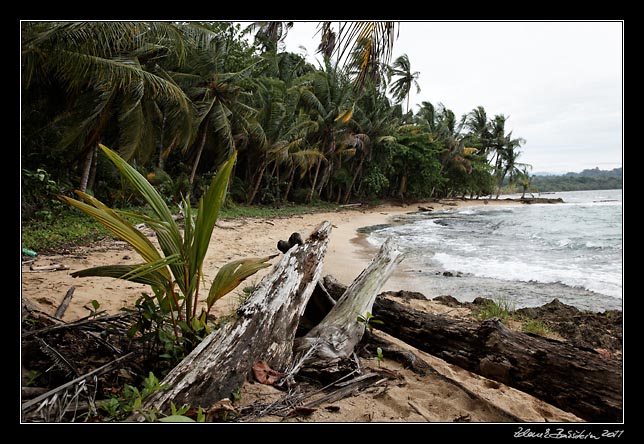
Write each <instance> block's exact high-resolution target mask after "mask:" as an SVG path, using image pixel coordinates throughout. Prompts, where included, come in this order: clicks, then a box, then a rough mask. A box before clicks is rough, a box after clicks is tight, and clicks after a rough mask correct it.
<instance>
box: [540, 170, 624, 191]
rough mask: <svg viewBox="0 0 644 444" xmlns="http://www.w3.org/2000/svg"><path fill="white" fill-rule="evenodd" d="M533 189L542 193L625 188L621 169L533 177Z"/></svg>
mask: <svg viewBox="0 0 644 444" xmlns="http://www.w3.org/2000/svg"><path fill="white" fill-rule="evenodd" d="M532 187H533V188H534V189H535V190H537V191H540V192H546V191H578V190H618V189H622V188H623V178H622V174H621V168H615V169H614V170H613V171H602V170H585V171H582V172H581V173H568V174H563V175H555V176H533V179H532Z"/></svg>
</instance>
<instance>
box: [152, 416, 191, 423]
mask: <svg viewBox="0 0 644 444" xmlns="http://www.w3.org/2000/svg"><path fill="white" fill-rule="evenodd" d="M159 421H160V422H195V420H194V419H192V418H188V417H187V416H183V415H170V416H166V417H164V418H159Z"/></svg>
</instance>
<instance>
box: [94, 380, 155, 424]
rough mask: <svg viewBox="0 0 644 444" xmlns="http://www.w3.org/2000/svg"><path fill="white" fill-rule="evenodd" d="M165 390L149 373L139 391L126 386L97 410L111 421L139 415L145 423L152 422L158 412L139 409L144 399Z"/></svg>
mask: <svg viewBox="0 0 644 444" xmlns="http://www.w3.org/2000/svg"><path fill="white" fill-rule="evenodd" d="M165 388H167V386H165V385H161V384H160V383H159V380H158V378H157V377H156V376H154V373H152V372H149V374H148V376H147V378H145V379H144V380H143V386H142V388H141V390H139V389H138V388H137V387H134V386H132V385H129V384H126V385H125V386H124V387H123V389H122V390H121V393H120V394H119V396H112V397H111V398H110V399H108V400H107V401H105V402H103V403H101V404H100V405H99V408H100V410H101V411H103V412H105V414H107V416H108V418H109V419H110V420H112V421H122V420H124V419H126V418H127V417H128V416H130V415H132V414H134V413H140V414H141V415H143V417H144V418H146V420H147V421H150V422H153V421H155V420H156V419H157V417H158V412H157V411H154V410H144V409H142V408H141V405H142V403H143V400H144V399H145V398H147V397H148V396H150V395H151V394H153V393H155V392H157V391H159V390H163V389H165Z"/></svg>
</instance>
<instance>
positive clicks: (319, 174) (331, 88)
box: [297, 59, 355, 201]
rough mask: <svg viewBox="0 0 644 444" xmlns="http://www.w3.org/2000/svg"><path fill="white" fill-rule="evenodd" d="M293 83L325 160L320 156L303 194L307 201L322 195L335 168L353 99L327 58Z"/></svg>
mask: <svg viewBox="0 0 644 444" xmlns="http://www.w3.org/2000/svg"><path fill="white" fill-rule="evenodd" d="M297 85H298V88H299V92H300V101H301V103H302V105H303V106H304V107H305V109H306V111H307V113H308V114H309V116H310V118H311V120H312V121H313V122H315V124H316V126H317V130H316V131H315V133H314V134H312V137H313V139H312V140H313V144H318V146H319V149H320V152H321V153H322V156H323V157H324V159H325V160H322V158H320V160H318V163H317V165H316V167H315V171H314V173H313V178H312V184H311V190H310V192H309V195H308V197H307V200H309V201H310V200H311V199H312V197H313V195H314V194H317V195H321V194H322V190H323V188H324V187H325V186H326V185H328V184H329V179H330V178H331V176H332V174H333V172H334V171H335V169H336V168H337V167H338V163H339V161H340V159H339V158H338V156H337V155H338V148H339V147H340V138H341V137H343V136H344V135H345V133H346V123H347V122H348V121H349V120H350V119H351V117H352V115H353V112H354V109H355V101H354V95H353V89H352V85H351V83H350V82H349V80H348V79H347V78H346V76H345V75H344V74H343V73H342V72H340V71H339V69H338V67H337V65H332V64H331V61H330V60H329V59H327V60H325V62H324V66H323V67H322V66H321V67H320V69H318V70H316V71H315V72H312V73H310V74H307V75H305V76H302V77H301V78H299V79H298V82H297Z"/></svg>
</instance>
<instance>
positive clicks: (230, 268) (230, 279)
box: [206, 254, 277, 310]
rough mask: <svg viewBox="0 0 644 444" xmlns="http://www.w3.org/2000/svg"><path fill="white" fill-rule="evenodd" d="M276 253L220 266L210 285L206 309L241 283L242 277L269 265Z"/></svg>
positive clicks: (244, 277)
mask: <svg viewBox="0 0 644 444" xmlns="http://www.w3.org/2000/svg"><path fill="white" fill-rule="evenodd" d="M276 256H277V255H276V254H274V255H271V256H266V257H261V258H247V259H240V260H236V261H233V262H229V263H227V264H225V265H224V266H222V267H221V268H220V269H219V271H217V275H216V276H215V279H214V280H213V282H212V285H211V286H210V291H209V292H208V298H207V299H206V303H207V305H208V310H209V309H210V307H212V305H213V304H214V303H215V302H217V300H219V299H221V298H222V297H223V296H225V295H227V294H228V293H230V292H231V291H233V290H234V289H235V288H237V287H238V286H239V284H241V283H242V282H243V281H244V279H246V278H247V277H249V276H252V275H253V274H255V273H257V272H258V271H259V270H261V269H262V268H266V267H270V265H271V264H269V263H267V262H268V261H269V260H271V259H273V258H274V257H276Z"/></svg>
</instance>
